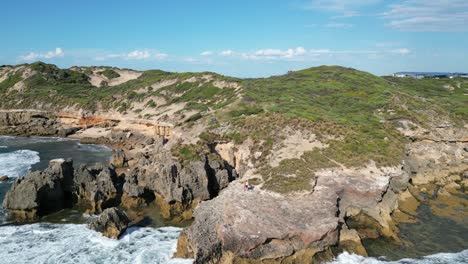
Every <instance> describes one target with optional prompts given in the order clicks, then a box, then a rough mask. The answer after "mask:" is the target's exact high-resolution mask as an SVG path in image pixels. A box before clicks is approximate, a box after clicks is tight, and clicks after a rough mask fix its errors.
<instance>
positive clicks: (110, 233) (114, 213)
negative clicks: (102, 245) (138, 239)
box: [88, 207, 130, 239]
mask: <svg viewBox="0 0 468 264" xmlns="http://www.w3.org/2000/svg"><path fill="white" fill-rule="evenodd" d="M129 224H130V219H129V218H128V215H127V214H126V213H125V212H124V211H123V210H121V209H119V208H116V207H112V208H107V209H106V210H104V211H103V212H102V213H101V214H99V215H98V216H97V217H94V218H91V219H90V220H89V221H88V228H90V229H92V230H95V231H97V232H100V233H102V234H103V235H104V236H106V237H109V238H114V239H118V238H119V237H120V235H122V234H123V233H124V232H125V230H127V228H128V225H129Z"/></svg>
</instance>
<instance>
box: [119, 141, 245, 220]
mask: <svg viewBox="0 0 468 264" xmlns="http://www.w3.org/2000/svg"><path fill="white" fill-rule="evenodd" d="M154 146H155V148H154V150H153V151H152V152H150V153H139V154H137V156H136V157H135V159H136V160H137V164H136V165H135V167H137V168H138V170H137V171H134V172H132V173H131V174H132V175H134V176H132V177H133V178H132V179H127V181H126V183H125V186H124V193H125V195H128V196H130V197H141V195H142V194H143V193H144V192H145V191H152V192H154V193H155V194H157V195H158V196H160V197H162V198H163V200H164V201H165V202H166V203H167V204H171V205H177V206H176V207H177V208H180V210H182V211H183V210H184V209H189V208H191V205H192V203H193V202H194V201H196V200H197V201H204V200H209V199H212V198H213V197H216V196H217V195H218V194H219V192H220V191H221V190H222V189H223V188H225V187H227V186H228V184H229V182H231V181H233V180H234V179H236V178H237V173H236V171H235V170H234V169H233V168H232V167H231V166H230V165H229V164H227V163H226V162H224V161H223V160H222V159H221V158H220V157H218V156H216V155H208V156H206V157H200V160H194V161H187V162H179V161H177V160H175V159H174V158H173V157H172V154H171V152H170V151H169V150H168V149H165V148H164V147H163V145H162V142H154ZM180 210H173V211H174V212H176V211H180Z"/></svg>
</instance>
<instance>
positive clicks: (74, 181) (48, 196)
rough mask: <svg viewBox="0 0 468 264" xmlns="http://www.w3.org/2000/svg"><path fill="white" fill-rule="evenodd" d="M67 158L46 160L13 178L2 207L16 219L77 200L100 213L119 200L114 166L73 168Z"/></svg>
mask: <svg viewBox="0 0 468 264" xmlns="http://www.w3.org/2000/svg"><path fill="white" fill-rule="evenodd" d="M72 164H73V162H72V161H71V160H63V159H57V160H52V161H50V164H49V167H48V168H47V169H45V170H44V171H35V172H30V173H28V174H27V175H26V176H25V177H23V178H20V179H18V180H16V181H15V182H14V183H13V185H12V186H11V188H10V190H9V191H8V192H7V194H6V196H5V200H4V201H3V207H4V208H6V209H8V210H9V212H10V213H11V215H12V216H13V217H14V218H16V219H17V220H19V221H25V220H33V219H36V218H38V217H41V216H44V215H46V214H49V213H52V212H55V211H58V210H61V209H63V208H69V207H72V206H73V205H76V204H79V205H81V206H83V207H85V208H86V209H87V212H88V213H100V212H102V211H103V210H104V209H106V208H109V207H113V206H117V205H119V204H120V198H121V195H122V185H123V182H122V180H121V179H120V178H118V177H117V175H116V173H115V170H114V168H113V167H112V166H111V167H109V166H105V165H102V164H96V165H94V166H84V165H83V166H80V167H79V168H78V169H77V170H76V171H74V170H73V165H72Z"/></svg>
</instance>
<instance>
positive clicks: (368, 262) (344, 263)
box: [329, 250, 468, 264]
mask: <svg viewBox="0 0 468 264" xmlns="http://www.w3.org/2000/svg"><path fill="white" fill-rule="evenodd" d="M467 263H468V250H465V251H462V252H460V253H439V254H434V255H429V256H425V257H422V258H419V259H409V258H407V259H401V260H397V261H386V260H384V259H377V258H371V257H363V256H359V255H355V254H350V253H348V252H344V253H342V254H340V255H339V256H338V257H337V258H336V260H335V261H332V262H329V264H467Z"/></svg>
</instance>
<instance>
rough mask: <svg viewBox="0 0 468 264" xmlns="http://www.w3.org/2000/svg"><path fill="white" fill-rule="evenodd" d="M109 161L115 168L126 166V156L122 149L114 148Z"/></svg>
mask: <svg viewBox="0 0 468 264" xmlns="http://www.w3.org/2000/svg"><path fill="white" fill-rule="evenodd" d="M111 163H112V164H113V165H114V166H115V167H117V168H121V167H125V166H127V157H126V156H125V152H124V151H123V150H122V149H119V150H114V151H113V153H112V161H111Z"/></svg>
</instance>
